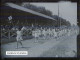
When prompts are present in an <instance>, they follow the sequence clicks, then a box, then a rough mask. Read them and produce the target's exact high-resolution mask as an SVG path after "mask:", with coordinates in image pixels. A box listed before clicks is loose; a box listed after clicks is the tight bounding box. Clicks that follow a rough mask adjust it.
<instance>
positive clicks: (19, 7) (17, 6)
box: [6, 3, 55, 20]
mask: <svg viewBox="0 0 80 60" xmlns="http://www.w3.org/2000/svg"><path fill="white" fill-rule="evenodd" d="M6 4H7V6H9V7H12V8H15V9H18V10H22V11H25V12H29V13H32V14H35V15H38V16H42V17H44V18H48V19H52V20H55V19H54V18H52V17H50V16H47V15H44V14H42V13H39V12H36V11H33V10H31V9H28V8H25V7H22V6H19V5H17V4H14V3H6Z"/></svg>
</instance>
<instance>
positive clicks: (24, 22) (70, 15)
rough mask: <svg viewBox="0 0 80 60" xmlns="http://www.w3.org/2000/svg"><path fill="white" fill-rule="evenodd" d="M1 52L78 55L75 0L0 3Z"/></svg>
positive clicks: (8, 55)
mask: <svg viewBox="0 0 80 60" xmlns="http://www.w3.org/2000/svg"><path fill="white" fill-rule="evenodd" d="M0 19H1V55H2V57H3V58H15V57H18V58H21V57H27V58H28V57H56V58H58V57H77V35H78V34H79V27H78V25H77V23H78V22H77V2H70V1H66V2H65V1H60V2H20V3H13V2H6V3H4V4H1V16H0Z"/></svg>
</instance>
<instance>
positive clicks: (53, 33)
mask: <svg viewBox="0 0 80 60" xmlns="http://www.w3.org/2000/svg"><path fill="white" fill-rule="evenodd" d="M73 34H78V31H77V29H68V28H64V29H57V28H48V29H46V28H43V29H42V28H36V29H34V30H32V36H33V37H34V38H35V42H38V39H39V38H43V39H47V38H51V37H53V38H55V39H57V38H60V37H62V36H70V35H73Z"/></svg>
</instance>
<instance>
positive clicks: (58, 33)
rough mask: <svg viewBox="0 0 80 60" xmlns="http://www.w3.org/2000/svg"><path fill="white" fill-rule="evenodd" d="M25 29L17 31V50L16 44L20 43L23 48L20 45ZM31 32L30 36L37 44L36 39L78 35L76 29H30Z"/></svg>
mask: <svg viewBox="0 0 80 60" xmlns="http://www.w3.org/2000/svg"><path fill="white" fill-rule="evenodd" d="M26 30H27V28H26V27H24V26H23V27H22V28H19V29H17V32H16V33H17V37H16V40H17V48H18V44H19V43H20V44H21V45H22V47H23V44H22V42H21V41H22V40H23V39H22V35H23V31H26ZM30 30H31V34H32V36H33V37H34V38H35V42H38V39H39V38H43V39H45V40H46V39H47V38H51V37H53V38H55V39H57V38H59V37H62V36H70V35H73V34H78V30H77V29H74V28H63V29H60V28H42V27H41V28H32V29H30Z"/></svg>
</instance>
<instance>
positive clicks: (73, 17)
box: [30, 1, 77, 25]
mask: <svg viewBox="0 0 80 60" xmlns="http://www.w3.org/2000/svg"><path fill="white" fill-rule="evenodd" d="M30 4H33V5H36V6H43V7H45V8H46V9H48V10H50V11H52V14H53V15H58V4H59V13H60V14H59V16H60V17H62V18H64V19H66V20H67V21H69V22H70V23H71V25H72V24H75V25H76V24H77V2H68V1H67V2H59V3H58V2H56V3H54V2H48V3H46V2H45V3H40V2H39V3H38V2H37V3H30Z"/></svg>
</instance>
